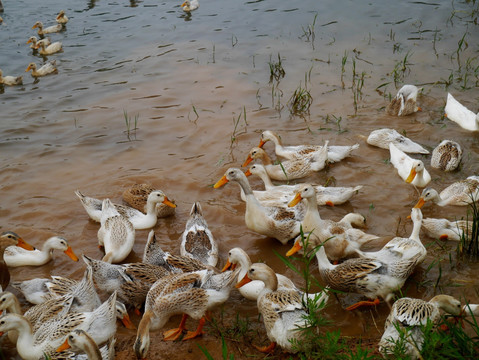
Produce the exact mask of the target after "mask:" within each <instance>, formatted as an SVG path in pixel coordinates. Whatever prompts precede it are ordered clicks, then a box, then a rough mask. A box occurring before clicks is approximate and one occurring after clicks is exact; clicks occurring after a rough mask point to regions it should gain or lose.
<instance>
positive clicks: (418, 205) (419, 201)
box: [414, 197, 426, 209]
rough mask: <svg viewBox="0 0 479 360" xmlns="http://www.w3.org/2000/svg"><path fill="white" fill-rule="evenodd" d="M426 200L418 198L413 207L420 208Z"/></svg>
mask: <svg viewBox="0 0 479 360" xmlns="http://www.w3.org/2000/svg"><path fill="white" fill-rule="evenodd" d="M425 203H426V202H425V201H424V198H422V197H421V198H419V200H418V202H417V204H416V205H414V208H415V209H420V208H422V206H423V205H424V204H425Z"/></svg>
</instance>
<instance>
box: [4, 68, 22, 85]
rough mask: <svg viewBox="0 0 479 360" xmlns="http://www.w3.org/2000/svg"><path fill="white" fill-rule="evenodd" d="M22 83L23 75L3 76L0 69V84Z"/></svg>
mask: <svg viewBox="0 0 479 360" xmlns="http://www.w3.org/2000/svg"><path fill="white" fill-rule="evenodd" d="M2 84H3V85H22V84H23V76H3V72H2V70H0V85H2Z"/></svg>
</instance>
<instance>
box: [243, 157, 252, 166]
mask: <svg viewBox="0 0 479 360" xmlns="http://www.w3.org/2000/svg"><path fill="white" fill-rule="evenodd" d="M251 161H253V158H252V157H251V155H248V158H247V159H246V160H245V162H244V163H243V165H241V166H243V167H245V166H248V165H249V163H250V162H251Z"/></svg>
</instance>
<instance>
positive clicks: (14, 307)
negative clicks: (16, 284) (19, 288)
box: [5, 294, 23, 315]
mask: <svg viewBox="0 0 479 360" xmlns="http://www.w3.org/2000/svg"><path fill="white" fill-rule="evenodd" d="M10 300H11V301H10V302H9V305H8V307H7V308H5V310H7V311H8V312H9V313H11V314H18V315H22V314H23V313H22V307H21V306H20V301H18V298H17V297H16V296H14V295H13V294H12V296H11V298H10Z"/></svg>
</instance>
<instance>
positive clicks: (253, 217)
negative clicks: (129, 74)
mask: <svg viewBox="0 0 479 360" xmlns="http://www.w3.org/2000/svg"><path fill="white" fill-rule="evenodd" d="M229 181H235V182H237V183H238V184H239V186H241V188H242V189H243V192H244V194H245V198H246V211H245V222H246V226H247V227H248V229H250V230H253V231H255V232H257V233H259V234H262V235H266V236H269V237H273V238H275V239H278V240H279V241H280V242H281V243H282V244H286V243H287V242H288V241H289V240H291V239H293V238H295V237H296V236H298V235H299V233H300V225H301V220H302V219H303V216H304V214H303V213H302V212H298V211H295V210H294V209H287V208H284V207H277V206H263V205H261V204H260V203H259V201H258V200H257V199H256V198H255V197H254V195H253V191H252V190H251V186H250V184H249V182H248V179H247V178H246V175H245V174H244V173H243V172H242V171H241V170H240V169H237V168H229V169H228V170H227V171H226V173H225V174H224V176H223V177H222V178H221V179H220V180H218V182H217V183H216V184H215V185H214V188H215V189H217V188H219V187H221V186H223V185H224V184H226V183H227V182H229Z"/></svg>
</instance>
